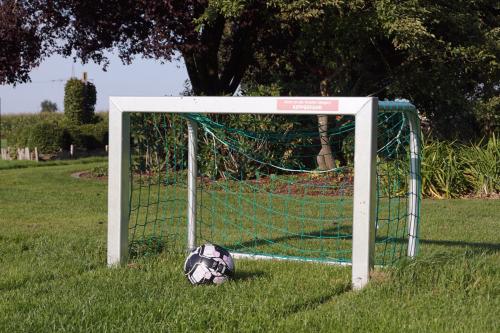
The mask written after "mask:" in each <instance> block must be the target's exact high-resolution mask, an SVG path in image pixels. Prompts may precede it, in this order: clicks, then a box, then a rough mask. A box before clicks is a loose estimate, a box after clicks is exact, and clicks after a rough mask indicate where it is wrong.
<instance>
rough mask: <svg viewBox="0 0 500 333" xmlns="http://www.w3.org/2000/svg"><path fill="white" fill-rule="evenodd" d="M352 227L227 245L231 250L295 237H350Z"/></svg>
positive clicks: (284, 240) (303, 238)
mask: <svg viewBox="0 0 500 333" xmlns="http://www.w3.org/2000/svg"><path fill="white" fill-rule="evenodd" d="M351 233H352V227H351V226H339V227H334V228H327V229H323V230H321V231H310V232H305V233H303V234H291V235H286V236H280V237H275V238H270V239H263V238H256V239H252V240H249V241H245V242H241V243H235V244H231V245H228V246H227V247H228V248H230V249H231V250H233V251H238V250H242V249H245V248H248V247H257V246H261V245H269V244H273V243H281V242H284V243H286V241H289V240H296V239H302V240H314V239H318V238H320V237H325V239H326V238H328V239H337V238H341V239H352V235H351Z"/></svg>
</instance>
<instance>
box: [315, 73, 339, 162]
mask: <svg viewBox="0 0 500 333" xmlns="http://www.w3.org/2000/svg"><path fill="white" fill-rule="evenodd" d="M327 84H328V82H327V80H323V81H321V84H320V91H321V96H323V97H325V96H328V92H327ZM318 131H319V140H320V142H321V150H320V151H319V153H318V155H317V156H316V161H317V162H318V167H319V169H320V170H330V169H333V168H335V159H334V158H333V154H332V148H331V147H330V142H329V140H328V116H327V115H318Z"/></svg>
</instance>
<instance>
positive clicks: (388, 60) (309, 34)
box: [243, 0, 500, 138]
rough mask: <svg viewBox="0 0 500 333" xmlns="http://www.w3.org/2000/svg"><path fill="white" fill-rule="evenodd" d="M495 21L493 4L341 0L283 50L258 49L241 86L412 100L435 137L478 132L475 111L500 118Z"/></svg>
mask: <svg viewBox="0 0 500 333" xmlns="http://www.w3.org/2000/svg"><path fill="white" fill-rule="evenodd" d="M498 22H499V7H498V2H495V1H491V0H479V1H455V2H453V3H450V2H448V1H430V0H429V1H417V2H416V1H412V0H408V1H393V0H379V1H352V2H342V1H338V2H337V5H329V6H325V7H323V8H322V10H321V11H320V12H319V14H318V15H316V16H315V17H314V19H311V20H303V21H302V22H301V24H302V27H301V31H302V34H301V35H300V37H299V38H297V39H295V40H294V41H293V43H290V44H289V47H288V48H286V49H285V50H284V51H283V52H282V53H281V54H279V55H277V56H275V57H269V55H267V54H259V55H257V58H258V59H259V64H258V65H257V66H253V67H252V68H250V71H249V73H248V74H247V76H246V77H245V78H244V80H243V87H244V88H243V90H244V91H251V90H261V91H262V90H265V88H263V87H262V86H264V87H265V86H268V87H272V89H273V90H275V89H276V88H277V87H278V90H279V94H283V95H342V96H356V95H357V96H366V95H374V96H378V97H379V98H382V99H383V98H390V99H392V98H395V97H406V98H409V99H410V100H411V101H412V102H414V103H415V104H416V105H417V107H418V108H419V110H420V111H421V112H422V113H423V114H424V115H426V116H427V117H428V118H430V119H431V121H432V123H433V126H434V128H435V129H436V130H437V131H436V133H435V134H437V135H439V136H441V137H462V138H464V137H465V138H467V137H471V136H473V135H474V134H475V133H476V131H475V126H476V123H475V117H474V110H476V111H477V110H484V111H480V112H481V114H482V115H484V119H485V120H484V121H485V122H488V123H491V122H492V121H494V120H495V119H498V116H497V117H495V116H494V115H492V114H494V113H495V112H497V113H498V109H499V107H498V98H496V97H495V96H498V95H499V88H500V80H499V74H500V67H499V58H500V54H499V51H500V48H499V47H498V45H499V44H498V40H499V31H500V30H499V29H498ZM495 110H496V111H495ZM330 121H331V120H330ZM333 125H335V124H333ZM489 126H490V128H491V127H492V126H494V125H491V124H490V125H489ZM323 129H324V127H323Z"/></svg>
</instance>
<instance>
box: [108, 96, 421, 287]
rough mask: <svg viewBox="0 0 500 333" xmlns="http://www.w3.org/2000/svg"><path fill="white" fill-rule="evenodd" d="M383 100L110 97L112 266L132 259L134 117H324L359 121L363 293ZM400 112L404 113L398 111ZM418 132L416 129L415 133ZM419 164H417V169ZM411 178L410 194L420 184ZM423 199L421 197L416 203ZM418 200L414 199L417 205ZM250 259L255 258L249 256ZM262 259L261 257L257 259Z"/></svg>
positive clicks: (413, 224) (192, 174) (192, 184)
mask: <svg viewBox="0 0 500 333" xmlns="http://www.w3.org/2000/svg"><path fill="white" fill-rule="evenodd" d="M378 109H379V105H378V99H377V98H375V97H110V98H109V171H108V174H109V180H108V182H109V183H108V239H107V241H108V250H107V263H108V266H116V265H119V264H123V263H125V262H126V261H127V259H128V223H129V216H128V213H129V212H128V206H129V199H130V197H129V195H130V184H129V182H130V177H129V168H130V166H129V158H130V113H132V112H133V113H136V112H147V113H213V114H215V113H219V114H245V113H246V114H281V115H283V114H290V115H291V114H304V115H311V114H321V115H351V116H355V122H354V124H355V135H354V138H355V139H354V195H353V231H352V235H353V236H352V237H353V238H352V286H353V289H356V290H357V289H361V288H363V287H364V286H365V285H366V284H367V283H368V281H369V277H370V271H371V270H372V269H373V265H374V250H375V220H376V155H377V114H378ZM399 111H401V110H399ZM414 118H415V117H408V119H409V121H410V130H411V133H413V136H412V134H410V153H411V156H412V158H411V163H410V170H413V171H415V170H416V167H417V166H416V162H415V161H414V158H413V157H414V156H417V155H418V153H419V151H418V141H417V140H418V139H417V138H416V136H415V134H414V132H415V130H416V124H417V123H416V120H415V119H414ZM412 129H413V130H412ZM188 140H189V141H188V214H187V216H188V223H187V228H188V239H187V249H188V250H189V249H193V248H194V247H196V175H197V163H196V154H197V137H196V123H195V122H192V121H188ZM414 164H415V165H414ZM414 178H415V177H411V179H410V184H409V187H410V188H409V191H411V192H412V193H416V191H417V189H418V188H419V184H418V180H416V179H414ZM416 200H418V198H417V199H416ZM413 201H415V200H413ZM417 207H418V202H410V204H409V208H408V209H409V212H408V213H409V223H408V225H409V227H408V238H409V240H408V255H409V256H411V257H413V256H414V255H415V251H416V237H417V220H416V218H417V216H418V211H417V210H416V209H418V208H417ZM250 256H251V255H250ZM253 257H254V258H255V259H259V256H253Z"/></svg>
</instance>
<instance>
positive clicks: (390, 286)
mask: <svg viewBox="0 0 500 333" xmlns="http://www.w3.org/2000/svg"><path fill="white" fill-rule="evenodd" d="M85 162H88V163H86V164H82V163H79V162H78V161H76V162H73V163H70V164H67V165H55V166H41V167H37V168H32V167H26V168H22V169H7V168H6V167H5V168H3V170H1V169H2V168H0V332H66V331H69V332H109V331H117V332H207V331H208V332H269V331H276V332H293V331H297V332H332V331H339V332H401V331H406V332H498V331H499V329H500V233H499V231H500V201H499V200H442V201H433V200H424V201H423V209H422V215H423V224H422V226H421V238H422V241H421V248H420V250H421V251H420V256H419V258H418V259H417V260H414V261H407V262H404V263H402V264H401V265H399V266H398V267H396V268H393V269H379V270H377V271H375V272H374V278H373V279H372V282H370V284H369V285H368V286H367V287H366V288H365V289H364V290H363V291H361V292H353V291H351V290H350V268H348V267H347V268H342V267H332V266H327V265H321V264H304V263H291V262H262V261H243V260H239V261H237V263H236V265H237V275H236V278H235V279H234V281H231V282H229V283H226V284H224V285H222V286H200V287H192V286H191V285H190V284H189V282H188V281H187V280H186V279H185V277H184V276H183V273H182V264H183V259H184V258H183V257H182V256H176V255H168V254H163V255H159V256H157V257H148V258H143V259H140V260H138V261H136V262H134V263H133V265H130V266H128V267H122V268H118V269H108V268H106V266H105V261H106V194H107V192H106V191H107V186H106V183H105V182H103V181H98V180H85V179H74V178H72V177H70V175H71V173H73V172H76V171H82V170H88V169H91V168H92V167H95V166H102V165H103V162H101V161H85ZM2 167H3V166H2Z"/></svg>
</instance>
